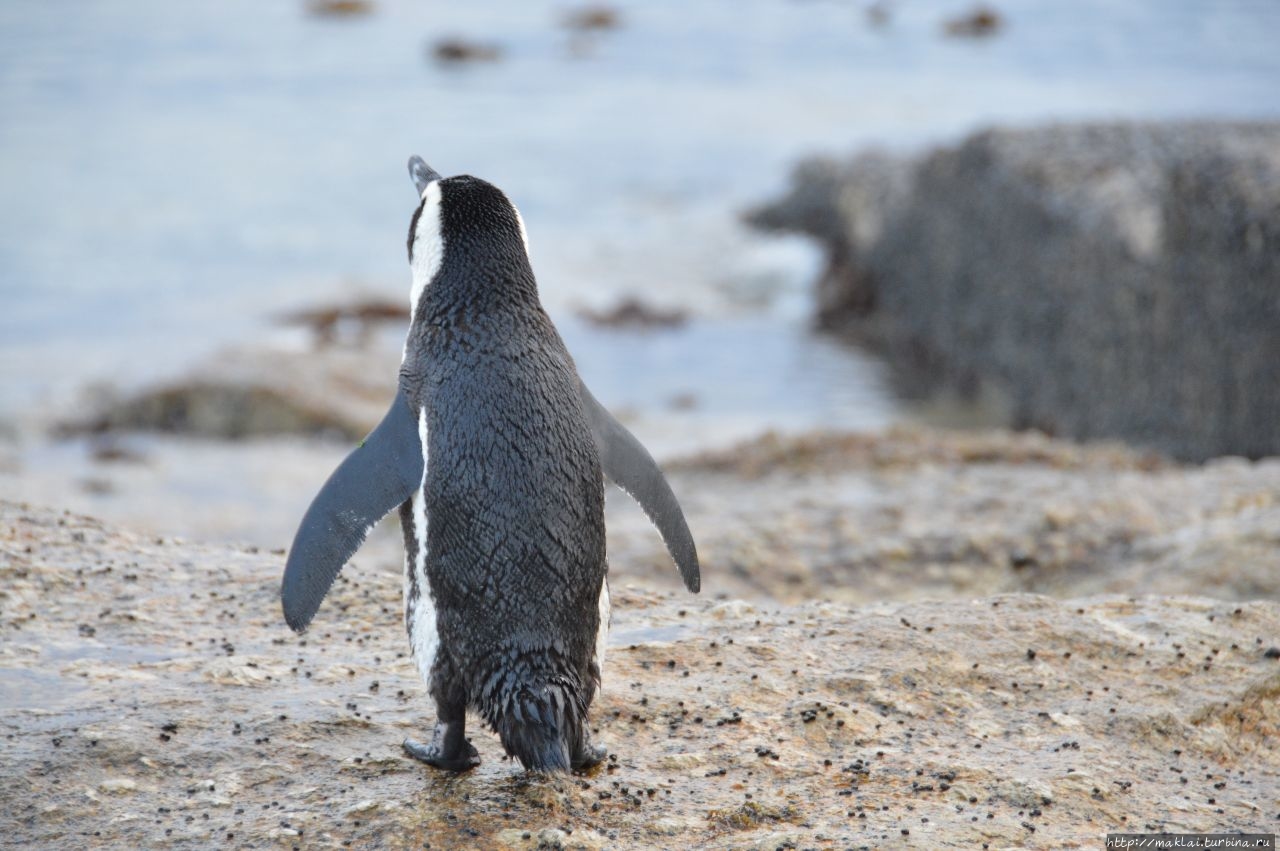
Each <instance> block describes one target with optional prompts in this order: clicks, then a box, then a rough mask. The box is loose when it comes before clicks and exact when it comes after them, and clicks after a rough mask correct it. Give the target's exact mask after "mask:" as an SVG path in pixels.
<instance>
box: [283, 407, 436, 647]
mask: <svg viewBox="0 0 1280 851" xmlns="http://www.w3.org/2000/svg"><path fill="white" fill-rule="evenodd" d="M422 470H423V460H422V440H421V438H419V436H418V418H417V417H416V416H414V411H413V409H412V408H411V407H410V405H409V400H408V399H407V398H405V395H404V391H403V390H401V391H399V392H397V393H396V398H395V399H394V400H393V401H392V403H391V409H390V410H388V411H387V415H386V416H385V417H383V419H382V422H381V423H379V424H378V427H377V428H375V429H374V430H373V431H372V432H371V433H370V434H369V436H368V437H367V438H365V439H364V441H363V442H362V443H361V444H360V445H359V446H358V447H356V449H355V450H353V451H352V453H351V454H350V455H348V456H347V457H346V460H344V461H343V462H342V463H341V464H339V465H338V469H336V470H334V471H333V474H332V475H331V476H329V480H328V481H326V482H325V483H324V487H322V488H321V489H320V493H318V494H316V498H315V499H314V500H312V501H311V507H310V508H308V509H307V513H306V515H305V516H304V517H303V518H302V523H301V525H299V526H298V533H297V534H296V535H295V536H294V539H293V547H292V548H291V549H290V550H289V560H288V562H287V563H286V564H285V568H284V581H283V582H282V584H281V586H280V600H281V602H282V603H283V605H284V619H285V621H286V622H288V624H289V626H290V627H292V628H293V630H294V631H296V632H301V631H302V630H303V629H305V628H306V626H307V624H309V623H311V619H312V618H313V617H315V614H316V610H317V609H319V608H320V601H321V600H323V599H324V595H325V594H327V593H328V591H329V587H330V586H331V585H333V580H335V579H337V577H338V571H340V570H342V566H343V565H344V564H346V563H347V560H348V559H350V558H351V556H353V555H355V552H356V550H358V549H360V545H361V544H363V543H364V539H365V537H366V536H367V535H368V534H369V530H370V529H372V528H373V526H374V524H376V523H377V522H378V521H379V520H381V519H382V518H383V517H384V516H386V515H387V513H389V512H390V511H391V510H392V509H393V508H395V507H396V506H398V505H400V504H401V503H403V502H404V501H405V500H407V499H408V498H409V497H410V496H412V495H413V493H414V491H416V490H417V489H418V488H420V487H422Z"/></svg>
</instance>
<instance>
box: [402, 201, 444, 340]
mask: <svg viewBox="0 0 1280 851" xmlns="http://www.w3.org/2000/svg"><path fill="white" fill-rule="evenodd" d="M440 199H441V193H440V181H439V180H433V181H431V182H430V183H428V184H427V188H426V189H424V190H422V212H421V213H419V214H418V217H417V227H416V228H415V229H414V232H413V252H412V254H411V256H410V260H409V268H410V269H411V270H412V272H413V290H412V292H411V293H410V296H409V308H410V309H411V310H412V311H413V313H412V314H411V316H417V315H418V303H419V302H420V301H422V294H423V293H424V292H425V291H426V289H427V285H428V284H430V283H431V279H432V278H434V277H435V276H436V273H437V272H439V271H440V264H441V263H442V262H443V261H444V234H443V233H441V231H440Z"/></svg>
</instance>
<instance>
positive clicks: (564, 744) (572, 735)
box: [493, 677, 587, 772]
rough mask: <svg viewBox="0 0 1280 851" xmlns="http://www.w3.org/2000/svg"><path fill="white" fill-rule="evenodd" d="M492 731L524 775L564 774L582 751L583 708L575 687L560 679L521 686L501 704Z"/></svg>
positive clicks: (585, 711) (584, 710)
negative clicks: (520, 765) (554, 772)
mask: <svg viewBox="0 0 1280 851" xmlns="http://www.w3.org/2000/svg"><path fill="white" fill-rule="evenodd" d="M502 704H503V705H502V707H501V710H500V711H499V713H498V717H497V718H496V719H494V723H493V726H494V729H495V730H496V731H497V733H498V738H499V739H501V740H502V746H503V748H505V749H506V751H507V753H508V754H510V755H511V756H514V757H515V758H516V759H518V760H520V763H521V764H522V765H523V766H524V767H525V769H526V770H528V771H540V772H553V771H568V770H569V769H570V767H571V766H572V760H573V758H574V755H575V754H577V753H578V752H579V751H580V749H581V747H582V741H583V738H582V735H583V726H584V725H585V724H586V716H587V707H586V705H585V703H584V701H583V700H582V693H581V690H580V689H579V688H577V687H576V684H575V683H573V682H571V681H567V680H565V679H561V678H558V677H557V678H554V679H552V680H550V681H548V682H544V683H535V684H522V685H520V686H517V687H516V688H515V689H513V690H512V691H511V692H509V693H508V695H507V699H506V700H504V701H503V702H502Z"/></svg>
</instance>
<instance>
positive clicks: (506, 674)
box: [403, 178, 605, 769]
mask: <svg viewBox="0 0 1280 851" xmlns="http://www.w3.org/2000/svg"><path fill="white" fill-rule="evenodd" d="M455 181H460V179H458V178H451V179H450V180H449V181H446V182H445V185H444V186H443V187H442V189H443V191H444V199H443V203H442V227H441V231H442V235H443V238H444V240H445V245H446V250H445V254H444V260H443V264H442V267H441V269H440V272H439V274H438V275H437V276H436V278H435V279H434V280H433V282H432V284H431V286H430V287H429V288H428V290H427V291H426V293H425V294H424V296H423V298H422V301H421V303H420V304H419V305H418V309H417V316H415V323H414V330H413V335H414V336H413V337H412V338H411V349H410V351H411V352H412V354H411V355H408V356H406V359H405V364H404V367H403V369H404V370H406V371H407V372H408V373H410V374H412V375H413V377H414V378H416V379H417V380H416V381H413V382H410V383H411V384H417V386H418V387H419V388H420V391H419V392H420V393H421V396H422V398H421V399H419V400H415V401H416V402H418V404H420V405H421V406H422V407H424V408H425V410H426V418H427V444H426V446H427V456H428V462H427V473H426V481H425V496H426V500H427V516H428V518H429V525H428V531H427V558H426V571H427V576H428V579H429V581H430V583H431V589H432V593H433V596H434V603H435V607H436V613H437V615H436V616H437V628H438V630H439V634H440V645H439V648H440V649H439V651H438V652H440V653H444V654H448V657H449V661H450V662H451V663H452V665H453V667H454V669H455V670H456V671H457V672H459V673H460V674H461V676H462V677H463V679H464V680H465V681H466V684H467V692H468V698H469V702H470V703H471V705H472V706H473V707H474V708H476V709H477V710H478V711H479V712H480V713H481V714H482V715H483V716H484V717H485V718H486V720H488V721H489V723H490V724H491V725H493V726H494V728H495V729H496V730H497V731H498V733H499V735H500V737H501V738H502V741H503V744H504V746H506V748H507V750H508V751H509V752H511V753H514V754H515V755H516V756H518V757H519V758H520V759H521V761H522V762H524V764H525V765H526V767H530V768H535V769H538V768H567V767H568V766H567V760H568V754H569V753H571V752H572V751H573V747H574V743H575V742H576V741H577V739H578V737H579V735H580V732H579V731H580V729H581V726H582V725H583V724H585V713H586V707H587V704H588V703H589V702H590V699H591V695H592V693H593V692H594V690H595V685H596V682H597V681H598V677H599V672H598V670H597V669H596V667H595V665H594V663H593V653H594V646H595V639H596V631H597V628H598V626H599V611H598V608H597V605H598V599H599V595H600V591H601V583H602V581H603V578H604V573H605V538H604V485H603V478H602V474H601V468H600V460H599V455H598V450H597V448H596V445H595V443H594V440H593V438H592V435H591V432H590V429H589V426H588V423H587V420H586V418H585V415H584V413H583V410H582V402H581V396H580V390H579V383H578V378H577V373H576V370H575V368H574V366H573V361H572V359H571V358H570V357H569V354H568V352H567V351H566V349H565V347H564V344H563V342H562V341H561V340H560V337H559V335H558V334H557V333H556V331H555V328H554V326H553V325H552V324H551V321H550V319H549V318H548V317H547V315H546V314H545V312H544V311H543V310H542V308H541V306H540V304H539V302H538V297H537V289H536V284H535V282H534V279H533V273H532V271H531V269H530V268H529V263H528V259H527V256H526V254H525V251H524V246H523V244H522V241H521V234H520V226H519V223H518V220H517V219H516V218H515V212H514V209H513V208H512V207H511V206H510V204H509V202H506V199H505V196H502V195H501V193H500V192H499V191H498V190H497V189H495V188H494V187H492V186H490V185H489V184H487V183H484V182H483V181H474V180H471V179H465V182H458V183H455ZM492 193H496V197H494V195H493V194H492Z"/></svg>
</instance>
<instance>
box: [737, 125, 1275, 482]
mask: <svg viewBox="0 0 1280 851" xmlns="http://www.w3.org/2000/svg"><path fill="white" fill-rule="evenodd" d="M748 221H750V222H752V223H753V224H756V225H758V226H761V227H764V228H771V229H778V230H790V231H799V232H802V233H806V234H810V235H812V236H814V237H816V238H817V239H818V240H819V241H820V242H821V243H822V244H823V245H824V246H825V247H826V249H827V252H828V257H829V265H828V268H827V271H826V273H825V274H824V277H823V279H822V280H821V281H820V282H819V284H818V319H819V324H820V325H822V326H824V327H827V328H844V329H850V330H853V331H855V332H856V333H859V334H860V335H861V336H863V337H871V338H872V339H873V340H875V341H877V342H879V343H881V344H883V345H884V346H886V347H887V348H888V349H889V350H890V352H891V353H893V354H895V355H897V356H898V357H899V359H901V360H910V361H912V362H914V363H916V364H921V365H924V366H926V367H928V368H930V369H943V370H945V371H946V372H947V373H948V374H949V375H950V376H951V377H952V379H953V380H956V381H959V382H960V383H962V384H972V383H974V382H977V381H982V382H990V383H992V384H994V385H995V386H996V387H998V388H999V389H1000V390H1002V391H1004V392H1005V393H1007V394H1008V396H1009V397H1010V398H1011V399H1012V402H1013V408H1014V419H1015V423H1014V424H1015V425H1017V426H1019V427H1036V428H1041V429H1044V430H1045V431H1048V432H1050V433H1057V434H1062V435H1066V436H1071V437H1074V438H1077V439H1091V438H1098V437H1119V438H1122V439H1125V440H1129V441H1133V442H1135V443H1139V444H1143V445H1147V446H1151V447H1154V448H1156V449H1159V450H1161V451H1163V452H1167V453H1169V454H1170V455H1173V456H1175V457H1178V458H1183V459H1191V460H1200V459H1204V458H1208V457H1212V456H1215V455H1224V454H1236V455H1244V456H1247V457H1261V456H1264V455H1271V454H1276V453H1278V452H1280V394H1277V392H1276V388H1280V124H1261V123H1260V124H1213V123H1181V124H1159V125H1155V124H1116V125H1098V126H1055V127H1047V128H1043V129H1037V130H1018V131H1011V130H1000V131H989V132H984V133H980V134H977V135H975V136H973V137H971V138H969V139H968V140H966V141H965V142H963V143H962V144H961V145H960V146H959V147H958V148H954V149H942V150H938V151H935V152H933V153H931V154H928V155H926V156H924V157H922V158H919V159H915V160H909V159H901V158H890V157H886V156H883V155H863V156H861V157H858V158H856V159H854V160H852V161H851V162H849V163H846V164H841V163H838V162H834V161H831V160H815V161H811V162H809V163H805V164H803V165H802V166H801V167H800V168H799V169H798V170H797V173H796V177H795V181H794V185H793V189H792V192H791V194H790V195H789V196H788V197H786V198H784V199H781V200H779V201H777V202H775V203H773V204H771V205H769V206H767V207H765V208H762V209H760V210H757V211H754V212H752V213H751V214H749V216H748ZM872 314H874V320H872V321H867V320H866V317H868V316H870V315H872Z"/></svg>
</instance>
